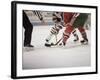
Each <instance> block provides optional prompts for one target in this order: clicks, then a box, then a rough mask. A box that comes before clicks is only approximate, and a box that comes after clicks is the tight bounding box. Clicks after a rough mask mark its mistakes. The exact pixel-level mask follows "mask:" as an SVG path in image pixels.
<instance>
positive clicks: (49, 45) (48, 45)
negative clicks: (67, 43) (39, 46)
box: [45, 38, 63, 47]
mask: <svg viewBox="0 0 100 80" xmlns="http://www.w3.org/2000/svg"><path fill="white" fill-rule="evenodd" d="M62 39H63V38H60V39H59V40H58V41H57V42H56V43H55V44H54V43H51V44H45V46H46V47H51V46H56V45H58V44H59V42H60V41H61V40H62Z"/></svg>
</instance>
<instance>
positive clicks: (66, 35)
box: [63, 25, 74, 43]
mask: <svg viewBox="0 0 100 80" xmlns="http://www.w3.org/2000/svg"><path fill="white" fill-rule="evenodd" d="M73 29H74V28H73V27H72V26H71V25H67V27H66V29H65V31H64V33H63V42H64V43H66V41H67V39H68V38H69V36H70V34H71V32H72V31H73Z"/></svg>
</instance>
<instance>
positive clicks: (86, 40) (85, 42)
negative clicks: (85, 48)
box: [80, 39, 88, 45]
mask: <svg viewBox="0 0 100 80" xmlns="http://www.w3.org/2000/svg"><path fill="white" fill-rule="evenodd" d="M80 42H81V44H83V45H87V44H88V39H83V40H81V41H80Z"/></svg>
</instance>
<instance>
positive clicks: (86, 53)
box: [22, 26, 91, 69]
mask: <svg viewBox="0 0 100 80" xmlns="http://www.w3.org/2000/svg"><path fill="white" fill-rule="evenodd" d="M51 27H52V26H34V29H33V33H32V44H33V45H34V46H35V47H34V50H30V51H26V50H23V54H22V66H23V69H44V68H65V67H82V66H83V67H84V66H91V42H90V41H91V40H90V39H91V31H90V30H86V32H87V36H88V39H89V44H88V45H81V44H80V43H79V42H76V43H75V42H73V39H74V37H73V35H71V36H70V38H69V39H68V41H67V44H66V46H65V47H59V46H56V47H45V46H44V44H45V38H46V37H47V36H48V34H49V32H50V29H51ZM62 32H63V30H61V31H60V33H59V35H58V39H59V38H60V37H61V36H62ZM77 34H78V35H79V38H80V39H82V38H81V35H80V33H79V32H78V30H77Z"/></svg>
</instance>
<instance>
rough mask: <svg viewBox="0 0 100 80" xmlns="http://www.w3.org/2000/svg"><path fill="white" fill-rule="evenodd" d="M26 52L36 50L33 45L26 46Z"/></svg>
mask: <svg viewBox="0 0 100 80" xmlns="http://www.w3.org/2000/svg"><path fill="white" fill-rule="evenodd" d="M24 50H25V51H31V50H34V46H33V45H30V44H28V45H24Z"/></svg>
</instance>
